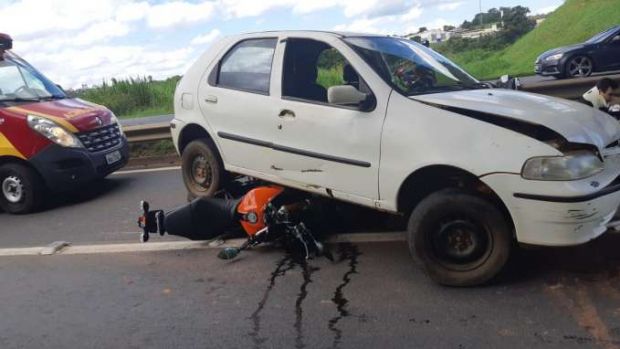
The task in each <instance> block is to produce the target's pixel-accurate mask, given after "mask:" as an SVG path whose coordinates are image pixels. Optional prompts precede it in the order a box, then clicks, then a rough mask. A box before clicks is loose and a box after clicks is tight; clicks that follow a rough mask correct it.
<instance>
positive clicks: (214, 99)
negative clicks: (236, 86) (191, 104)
mask: <svg viewBox="0 0 620 349" xmlns="http://www.w3.org/2000/svg"><path fill="white" fill-rule="evenodd" d="M205 102H207V103H217V96H213V95H208V96H207V97H205Z"/></svg>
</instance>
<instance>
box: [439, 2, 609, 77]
mask: <svg viewBox="0 0 620 349" xmlns="http://www.w3.org/2000/svg"><path fill="white" fill-rule="evenodd" d="M617 24H620V0H566V2H565V3H564V5H562V6H561V7H559V8H558V9H557V10H556V11H554V12H553V13H552V14H551V15H549V16H548V17H547V19H546V20H545V21H544V22H543V23H541V24H540V26H538V27H537V28H536V29H534V30H532V31H531V32H529V33H528V34H526V35H525V36H523V37H522V38H520V39H519V40H518V41H517V42H515V43H514V44H513V45H511V46H509V47H507V48H505V49H503V50H501V51H499V52H486V51H482V50H473V51H467V52H463V53H459V54H456V55H449V57H450V58H451V59H452V60H454V61H455V62H456V63H458V64H459V65H461V66H462V67H464V68H465V69H466V70H467V71H468V72H470V73H471V74H473V75H474V76H476V77H477V78H480V79H490V78H495V77H498V76H500V75H503V74H510V75H532V74H533V73H534V60H535V59H536V57H538V55H540V54H541V53H543V52H544V51H546V50H549V49H552V48H555V47H559V46H564V45H569V44H574V43H579V42H583V41H585V40H587V39H588V38H590V37H591V36H593V35H594V34H596V33H598V32H600V31H603V30H604V29H607V28H609V27H611V26H613V25H617Z"/></svg>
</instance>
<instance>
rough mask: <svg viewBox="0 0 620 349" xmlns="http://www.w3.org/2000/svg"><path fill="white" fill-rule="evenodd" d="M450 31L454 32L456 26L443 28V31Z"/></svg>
mask: <svg viewBox="0 0 620 349" xmlns="http://www.w3.org/2000/svg"><path fill="white" fill-rule="evenodd" d="M450 30H454V26H453V25H444V26H443V31H445V32H447V31H450Z"/></svg>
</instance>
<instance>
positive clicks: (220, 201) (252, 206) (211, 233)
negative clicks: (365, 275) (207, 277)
mask: <svg viewBox="0 0 620 349" xmlns="http://www.w3.org/2000/svg"><path fill="white" fill-rule="evenodd" d="M317 201H320V199H316V198H312V197H310V196H308V195H307V194H304V193H302V192H298V191H295V190H292V189H285V188H283V187H280V186H276V185H260V186H255V187H252V188H251V189H249V190H248V191H247V192H245V194H243V195H242V196H241V197H239V198H235V197H233V195H230V194H229V193H227V194H224V195H220V196H219V197H202V198H197V199H194V200H193V201H191V202H189V203H188V204H185V205H183V206H180V207H178V208H176V209H174V210H171V211H169V212H164V211H163V210H152V209H151V207H150V204H149V203H148V202H147V201H141V202H140V209H141V211H142V214H141V215H140V216H139V218H138V226H139V227H140V228H141V229H142V235H141V240H142V242H147V241H149V239H150V235H151V234H159V235H164V234H169V235H175V236H181V237H185V238H187V239H190V240H212V239H215V238H218V237H222V236H226V234H229V233H230V232H231V231H235V230H236V231H238V230H240V229H241V230H243V232H244V235H245V236H246V237H247V239H246V240H245V242H244V243H243V244H242V245H241V246H240V247H226V248H224V249H222V250H221V251H220V252H219V254H218V257H219V258H220V259H233V258H235V257H237V256H238V255H239V253H241V252H242V251H244V250H247V249H250V248H252V247H255V246H258V245H260V244H264V243H270V244H276V245H279V246H282V247H284V248H285V249H286V251H287V252H288V253H290V254H291V255H292V256H294V257H299V258H301V259H310V258H312V257H314V256H317V257H318V256H325V257H327V258H328V259H330V260H333V257H332V255H331V253H330V252H329V250H328V249H327V248H326V246H325V245H324V244H323V243H322V242H321V241H320V240H319V239H318V238H319V237H321V236H318V235H317V233H316V231H321V230H323V227H322V225H323V224H324V223H323V222H324V218H325V215H324V212H323V208H324V205H321V204H320V203H319V202H317ZM315 235H317V236H315Z"/></svg>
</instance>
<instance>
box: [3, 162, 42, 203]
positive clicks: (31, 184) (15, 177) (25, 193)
mask: <svg viewBox="0 0 620 349" xmlns="http://www.w3.org/2000/svg"><path fill="white" fill-rule="evenodd" d="M44 197H45V187H44V185H43V181H42V180H41V178H40V177H39V175H38V174H37V173H36V172H35V171H34V170H33V169H31V168H29V167H27V166H25V165H21V164H14V163H10V164H4V165H1V166H0V207H1V208H2V209H3V210H4V211H5V212H9V213H14V214H24V213H30V212H33V211H35V210H36V209H37V208H39V206H40V205H41V203H42V202H43V199H44Z"/></svg>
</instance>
